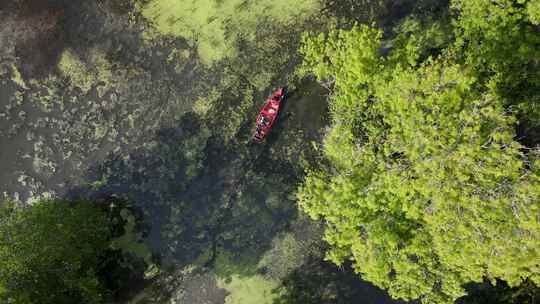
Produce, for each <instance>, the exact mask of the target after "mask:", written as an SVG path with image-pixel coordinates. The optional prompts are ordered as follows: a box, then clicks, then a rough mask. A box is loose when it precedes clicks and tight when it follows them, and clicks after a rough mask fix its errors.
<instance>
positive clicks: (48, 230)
mask: <svg viewBox="0 0 540 304" xmlns="http://www.w3.org/2000/svg"><path fill="white" fill-rule="evenodd" d="M109 243H110V228H109V223H108V219H107V217H106V214H105V213H104V212H103V211H101V210H100V209H99V208H96V207H95V206H93V205H91V204H89V203H86V202H75V203H69V202H67V201H40V202H38V203H36V204H34V205H32V206H29V207H25V208H20V207H16V206H15V205H14V204H11V203H6V204H5V205H4V206H3V207H2V208H1V209H0V269H1V271H0V287H1V288H0V300H1V302H2V303H40V304H47V303H51V304H53V303H54V304H59V303H102V300H103V299H104V298H105V296H106V295H107V294H106V290H105V288H104V287H103V286H102V284H101V282H100V280H99V279H98V276H97V275H96V272H97V269H98V264H99V262H100V257H101V255H102V254H103V253H104V252H105V250H106V249H107V248H108V247H109Z"/></svg>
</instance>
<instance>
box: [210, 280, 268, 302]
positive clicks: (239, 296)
mask: <svg viewBox="0 0 540 304" xmlns="http://www.w3.org/2000/svg"><path fill="white" fill-rule="evenodd" d="M218 286H219V287H221V288H223V289H226V290H227V291H228V292H229V295H228V296H227V298H226V299H225V303H226V304H272V303H273V299H274V298H275V297H277V295H276V294H274V293H273V292H272V291H273V290H274V289H275V288H276V287H277V286H278V282H276V281H274V280H269V279H266V278H264V277H263V276H261V275H254V276H250V277H242V276H238V275H234V276H232V277H231V279H230V280H229V281H227V280H223V279H219V280H218Z"/></svg>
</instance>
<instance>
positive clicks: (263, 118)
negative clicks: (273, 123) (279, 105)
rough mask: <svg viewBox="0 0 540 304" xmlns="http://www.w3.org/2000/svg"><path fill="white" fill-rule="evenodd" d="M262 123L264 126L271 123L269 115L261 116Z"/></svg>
mask: <svg viewBox="0 0 540 304" xmlns="http://www.w3.org/2000/svg"><path fill="white" fill-rule="evenodd" d="M261 124H262V125H263V126H265V127H266V126H268V125H269V124H270V119H268V117H266V116H263V117H262V118H261Z"/></svg>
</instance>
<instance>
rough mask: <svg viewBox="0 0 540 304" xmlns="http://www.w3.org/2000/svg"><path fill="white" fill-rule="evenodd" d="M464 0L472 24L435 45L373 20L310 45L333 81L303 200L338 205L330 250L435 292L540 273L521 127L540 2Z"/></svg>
mask: <svg viewBox="0 0 540 304" xmlns="http://www.w3.org/2000/svg"><path fill="white" fill-rule="evenodd" d="M452 5H453V8H454V9H455V10H456V11H457V13H458V14H457V17H456V18H455V19H454V23H453V24H454V29H453V30H454V31H455V32H456V33H458V34H457V35H456V36H457V37H460V38H459V39H456V40H455V41H453V42H451V43H450V44H449V45H447V46H446V48H444V49H443V50H442V51H441V55H440V56H437V57H435V58H433V57H432V56H430V54H427V53H426V52H427V51H426V49H425V48H423V47H422V44H421V42H422V39H419V38H421V37H422V33H420V32H417V33H412V34H411V33H407V34H403V33H401V34H398V35H397V37H396V38H395V39H393V40H392V41H383V40H382V36H383V33H382V31H381V30H378V29H374V28H370V27H368V26H355V27H354V28H352V29H351V30H333V31H331V32H330V33H328V34H327V35H324V34H320V35H317V36H306V39H305V42H304V46H303V48H302V52H303V54H304V56H305V58H304V66H303V70H304V72H310V73H313V74H314V75H315V76H316V77H317V78H318V79H320V80H321V81H325V82H328V83H329V84H330V85H331V87H332V88H333V90H332V95H331V100H330V107H331V115H332V125H331V128H330V129H329V130H328V131H327V134H326V137H325V140H324V144H323V153H324V156H325V160H324V161H323V162H322V163H321V164H320V166H319V168H315V169H313V170H311V171H310V172H309V174H308V176H307V178H306V180H305V183H304V185H303V186H301V188H300V189H299V192H298V200H299V204H300V207H301V209H303V210H304V211H305V212H307V213H308V214H309V215H310V216H311V217H313V218H315V219H318V218H324V219H325V221H326V223H327V228H326V234H325V239H326V241H327V242H328V243H329V244H330V245H331V247H332V249H331V250H330V251H329V252H328V258H329V259H330V260H332V261H333V262H335V263H337V264H341V263H342V262H343V261H344V260H347V259H351V260H352V261H353V264H354V266H355V269H356V271H357V272H359V273H361V274H362V277H363V278H365V279H367V280H369V281H371V282H373V283H375V284H376V285H378V286H379V287H382V288H385V289H388V290H389V292H390V294H391V295H392V296H394V297H396V298H403V299H421V300H422V301H423V302H425V303H452V302H453V301H454V300H455V299H457V298H459V297H461V296H463V295H464V289H463V285H464V284H465V283H468V282H481V281H482V280H483V279H484V278H487V279H489V280H495V278H499V279H502V280H504V281H506V282H508V284H509V285H510V286H516V285H519V284H520V283H521V282H522V281H523V280H525V279H530V280H531V281H532V282H534V283H536V284H540V269H539V264H538V261H539V259H540V245H539V244H540V219H539V218H538V214H539V212H540V206H539V201H540V171H539V169H540V167H539V166H540V161H539V158H538V153H537V152H535V151H534V150H529V149H527V148H525V147H524V146H523V145H522V144H520V143H519V142H517V141H516V139H515V125H516V123H517V118H516V117H519V118H523V117H525V115H527V116H526V117H528V118H531V119H533V118H534V116H535V115H536V113H534V111H531V109H533V108H534V107H536V105H535V104H534V101H535V100H538V97H539V96H540V94H539V93H538V90H536V88H538V75H539V74H538V66H537V65H538V62H537V58H540V57H538V50H539V48H538V45H537V42H538V39H540V34H539V33H540V32H539V31H538V28H537V27H535V24H534V18H531V17H529V16H531V15H530V14H529V13H528V12H530V11H531V9H530V7H533V6H534V5H536V3H535V2H534V1H529V2H528V1H517V2H515V1H484V0H478V1H454V2H453V3H452ZM434 22H437V21H434ZM427 28H429V29H434V28H435V29H437V28H438V29H444V28H445V27H444V26H439V27H433V26H431V27H427ZM509 30H511V31H510V32H508V31H509ZM522 35H525V36H524V38H520V37H523V36H522ZM388 45H392V47H391V49H390V51H389V52H388V54H384V55H382V54H383V53H384V52H382V51H381V50H382V49H383V47H384V46H388ZM516 50H517V51H516ZM535 58H536V59H535ZM535 60H536V61H535ZM525 96H527V98H525ZM514 105H517V107H518V110H517V111H513V110H512V109H513V108H512V106H514ZM521 109H523V110H521ZM525 109H528V110H525Z"/></svg>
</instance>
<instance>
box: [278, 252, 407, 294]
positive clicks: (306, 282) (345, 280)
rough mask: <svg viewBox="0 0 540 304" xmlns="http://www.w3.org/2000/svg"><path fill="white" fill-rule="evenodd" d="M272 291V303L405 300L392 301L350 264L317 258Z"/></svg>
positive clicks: (290, 275)
mask: <svg viewBox="0 0 540 304" xmlns="http://www.w3.org/2000/svg"><path fill="white" fill-rule="evenodd" d="M273 292H274V293H275V294H277V295H278V296H277V298H276V299H275V300H274V302H273V303H274V304H314V303H317V304H356V303H363V304H405V303H407V302H404V301H398V300H394V299H392V298H391V297H390V296H389V295H388V294H387V293H386V292H385V291H383V290H381V289H379V288H377V287H375V286H373V285H372V284H370V283H368V282H365V281H362V279H360V277H359V276H358V275H357V274H355V273H354V272H353V271H352V269H351V268H350V266H349V265H344V266H343V267H342V268H340V269H338V268H336V266H335V265H333V264H330V263H329V262H326V261H322V260H321V259H320V258H311V259H310V260H309V261H308V262H307V263H306V264H305V265H304V266H303V267H301V268H299V269H297V270H295V271H294V272H292V273H291V274H289V275H288V276H287V277H285V278H284V279H283V281H282V283H281V285H280V287H278V288H276V289H275V290H274V291H273ZM359 299H361V301H359ZM409 303H411V304H413V303H415V302H409Z"/></svg>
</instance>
